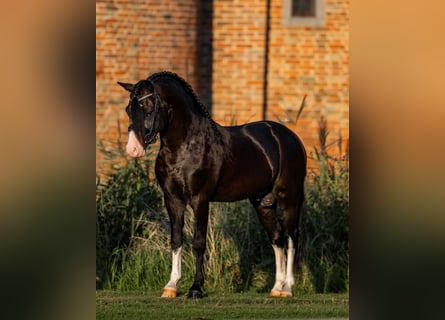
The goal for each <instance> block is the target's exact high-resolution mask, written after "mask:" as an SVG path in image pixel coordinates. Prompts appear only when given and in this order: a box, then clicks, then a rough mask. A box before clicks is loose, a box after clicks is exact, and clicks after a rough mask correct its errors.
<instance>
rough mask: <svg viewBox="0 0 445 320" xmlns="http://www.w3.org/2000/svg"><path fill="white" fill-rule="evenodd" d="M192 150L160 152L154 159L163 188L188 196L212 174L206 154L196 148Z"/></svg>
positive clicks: (197, 189)
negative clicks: (174, 152)
mask: <svg viewBox="0 0 445 320" xmlns="http://www.w3.org/2000/svg"><path fill="white" fill-rule="evenodd" d="M193 151H195V152H192V150H186V152H181V153H176V154H171V153H161V152H160V154H159V156H158V159H157V161H156V176H157V178H158V181H159V183H160V185H161V187H162V188H163V189H164V190H166V191H169V192H172V193H179V194H181V195H182V196H185V197H190V196H191V195H193V194H196V193H197V192H198V191H199V189H200V188H201V187H202V185H203V184H204V182H205V180H206V179H209V178H210V176H212V174H211V173H210V171H211V170H209V166H208V164H209V159H208V157H207V154H205V152H204V151H201V150H197V149H195V150H193Z"/></svg>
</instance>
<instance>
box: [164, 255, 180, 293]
mask: <svg viewBox="0 0 445 320" xmlns="http://www.w3.org/2000/svg"><path fill="white" fill-rule="evenodd" d="M181 260H182V247H179V248H178V249H176V250H175V251H173V252H172V272H171V274H170V280H169V282H168V283H167V285H166V286H165V287H166V288H167V287H169V288H174V289H176V286H177V284H178V282H179V280H180V279H181Z"/></svg>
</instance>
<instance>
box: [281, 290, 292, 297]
mask: <svg viewBox="0 0 445 320" xmlns="http://www.w3.org/2000/svg"><path fill="white" fill-rule="evenodd" d="M280 297H284V298H290V297H292V292H288V291H281V294H280Z"/></svg>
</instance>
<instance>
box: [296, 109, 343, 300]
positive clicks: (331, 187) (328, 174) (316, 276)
mask: <svg viewBox="0 0 445 320" xmlns="http://www.w3.org/2000/svg"><path fill="white" fill-rule="evenodd" d="M318 136H319V148H317V147H315V148H314V150H313V153H312V157H313V160H315V162H316V163H317V168H315V169H313V170H312V172H311V173H310V175H309V177H308V179H307V181H306V202H307V214H306V226H305V230H306V237H307V245H306V250H307V252H306V265H307V266H308V267H309V269H310V272H311V278H312V282H313V285H314V289H315V291H316V292H343V291H345V290H347V289H348V288H347V286H348V274H349V151H348V150H349V147H348V146H347V148H346V153H344V154H343V147H342V143H343V139H342V137H341V136H339V138H338V140H337V141H336V146H337V147H338V152H337V154H338V156H336V157H333V156H330V155H329V152H328V150H329V148H331V147H333V146H335V143H334V144H331V145H328V144H327V137H328V125H327V121H326V119H325V118H323V117H322V118H321V119H320V122H319V132H318ZM348 143H349V142H348Z"/></svg>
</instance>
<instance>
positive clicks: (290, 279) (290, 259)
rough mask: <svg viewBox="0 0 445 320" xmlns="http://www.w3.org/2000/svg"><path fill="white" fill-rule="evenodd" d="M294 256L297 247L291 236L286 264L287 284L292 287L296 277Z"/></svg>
mask: <svg viewBox="0 0 445 320" xmlns="http://www.w3.org/2000/svg"><path fill="white" fill-rule="evenodd" d="M294 258H295V247H294V242H293V241H292V238H291V237H289V238H288V240H287V266H286V284H287V285H288V286H289V287H292V286H293V285H294V283H295V278H294Z"/></svg>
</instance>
